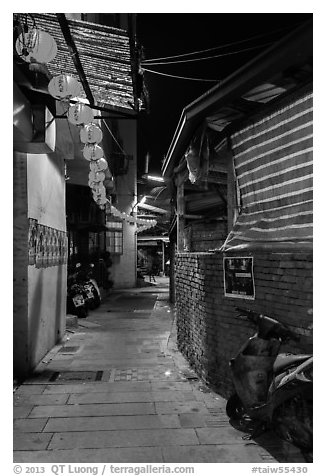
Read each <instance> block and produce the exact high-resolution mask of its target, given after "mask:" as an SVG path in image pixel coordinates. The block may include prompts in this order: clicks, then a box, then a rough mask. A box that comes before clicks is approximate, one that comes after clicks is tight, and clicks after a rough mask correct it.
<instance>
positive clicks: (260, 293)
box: [175, 251, 312, 397]
mask: <svg viewBox="0 0 326 476" xmlns="http://www.w3.org/2000/svg"><path fill="white" fill-rule="evenodd" d="M230 255H231V254H230V253H228V255H227V256H230ZM248 255H249V253H246V256H248ZM252 255H253V256H254V278H255V289H256V298H255V300H254V301H249V300H246V299H237V298H229V297H224V280H223V256H225V255H223V254H222V253H218V252H216V253H179V254H177V256H176V264H175V281H176V311H177V330H178V346H179V349H180V350H181V352H182V353H183V354H184V355H185V356H186V357H187V358H188V360H189V361H190V363H191V364H192V365H193V367H194V368H195V370H196V371H197V373H198V374H199V375H200V376H201V377H202V378H204V379H205V380H206V381H207V382H208V383H210V384H212V385H213V386H214V387H215V388H216V389H217V390H218V391H219V392H220V393H221V394H222V395H223V396H226V397H227V396H229V395H230V393H231V392H232V389H233V386H232V381H231V375H230V372H229V365H228V362H229V359H230V358H231V357H233V356H234V355H235V354H236V353H237V352H238V350H239V347H240V345H242V343H243V342H244V341H245V339H247V338H248V336H250V335H252V334H253V333H254V328H253V327H252V326H251V325H250V324H248V323H247V322H246V321H243V320H239V319H238V318H237V317H236V312H235V306H241V307H247V308H249V309H253V310H256V311H259V312H261V313H263V314H267V315H269V316H271V317H274V318H277V319H278V320H280V321H282V322H284V323H285V324H288V325H289V326H290V327H292V328H293V330H295V331H296V332H297V333H299V334H300V335H301V339H300V342H299V343H298V344H288V345H287V346H284V347H283V350H284V351H293V352H309V353H310V352H312V335H311V334H312V332H311V329H310V326H311V324H312V253H310V252H302V253H298V252H295V253H290V252H284V253H282V252H267V251H261V252H254V253H252Z"/></svg>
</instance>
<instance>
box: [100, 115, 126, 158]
mask: <svg viewBox="0 0 326 476" xmlns="http://www.w3.org/2000/svg"><path fill="white" fill-rule="evenodd" d="M103 123H104V125H105V127H106V128H107V130H108V131H109V132H110V134H111V137H112V139H113V140H114V142H115V143H116V144H117V146H118V147H119V149H120V150H121V152H122V153H123V154H124V155H127V154H126V152H125V151H124V150H123V148H122V147H121V145H120V144H119V142H118V141H117V139H116V138H115V137H114V135H113V132H112V131H111V129H110V128H109V126H108V125H107V123H106V121H103Z"/></svg>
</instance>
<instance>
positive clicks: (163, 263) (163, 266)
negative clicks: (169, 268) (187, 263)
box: [162, 240, 165, 276]
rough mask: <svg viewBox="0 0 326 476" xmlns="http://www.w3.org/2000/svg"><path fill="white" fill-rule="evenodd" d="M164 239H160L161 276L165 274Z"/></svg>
mask: <svg viewBox="0 0 326 476" xmlns="http://www.w3.org/2000/svg"><path fill="white" fill-rule="evenodd" d="M164 252H165V249H164V241H163V240H162V271H163V276H165V256H164Z"/></svg>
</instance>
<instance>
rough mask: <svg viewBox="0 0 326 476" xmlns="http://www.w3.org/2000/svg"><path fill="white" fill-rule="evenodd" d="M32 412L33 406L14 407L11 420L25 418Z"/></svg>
mask: <svg viewBox="0 0 326 476" xmlns="http://www.w3.org/2000/svg"><path fill="white" fill-rule="evenodd" d="M32 410H33V405H25V406H21V407H16V406H14V408H13V418H26V417H27V416H28V415H29V414H30V413H31V411H32Z"/></svg>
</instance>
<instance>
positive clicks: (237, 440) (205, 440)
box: [196, 426, 244, 445]
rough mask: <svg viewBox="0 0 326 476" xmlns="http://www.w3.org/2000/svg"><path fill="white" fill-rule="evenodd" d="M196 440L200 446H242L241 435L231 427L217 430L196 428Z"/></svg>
mask: <svg viewBox="0 0 326 476" xmlns="http://www.w3.org/2000/svg"><path fill="white" fill-rule="evenodd" d="M196 433H197V436H198V440H199V442H200V444H202V445H217V444H219V445H222V444H224V445H225V444H233V445H236V444H239V445H243V444H244V441H243V439H242V436H243V433H241V432H240V431H237V430H236V429H235V428H232V427H231V426H227V427H219V428H197V429H196Z"/></svg>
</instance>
